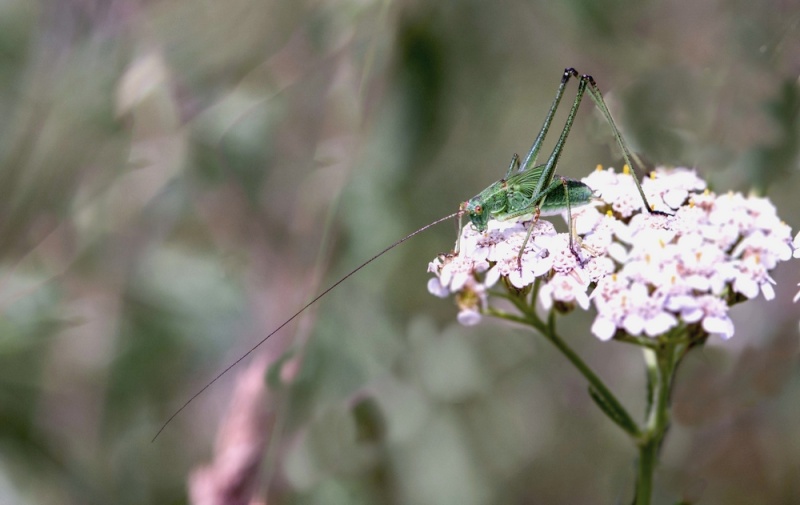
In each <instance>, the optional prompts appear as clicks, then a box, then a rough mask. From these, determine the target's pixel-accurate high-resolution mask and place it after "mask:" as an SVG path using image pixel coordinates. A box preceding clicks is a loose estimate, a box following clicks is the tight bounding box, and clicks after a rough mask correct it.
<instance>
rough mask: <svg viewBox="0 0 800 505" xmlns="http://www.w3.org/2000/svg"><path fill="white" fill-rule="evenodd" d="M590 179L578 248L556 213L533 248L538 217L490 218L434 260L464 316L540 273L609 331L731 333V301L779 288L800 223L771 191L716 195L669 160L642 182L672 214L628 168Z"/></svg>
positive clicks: (440, 292) (467, 320)
mask: <svg viewBox="0 0 800 505" xmlns="http://www.w3.org/2000/svg"><path fill="white" fill-rule="evenodd" d="M626 168H627V167H626ZM583 182H584V183H585V184H587V185H588V186H589V187H591V188H592V189H593V190H594V192H595V195H596V196H597V197H598V201H597V202H596V203H595V204H594V205H589V206H584V207H581V208H579V209H573V211H572V215H573V219H574V221H575V223H574V226H575V229H576V231H577V234H578V235H579V236H580V238H579V239H578V240H579V242H580V244H579V245H576V247H574V249H575V252H574V253H573V251H572V250H571V249H570V247H569V243H570V239H569V234H568V233H556V231H555V228H554V227H553V225H552V224H551V223H549V222H547V221H541V220H540V221H538V222H536V223H535V225H534V230H533V233H532V235H531V239H530V240H529V241H528V243H527V244H526V246H525V250H524V251H523V253H522V255H520V253H519V251H520V247H521V246H522V244H523V242H524V238H525V235H526V233H527V229H528V227H529V226H530V225H531V223H530V221H528V222H509V221H490V223H489V228H488V230H487V231H485V232H483V233H481V232H478V231H476V230H475V228H474V227H473V226H472V225H471V224H468V225H467V226H465V227H464V229H463V230H462V234H461V251H460V252H459V254H457V255H452V254H451V255H442V256H440V257H439V258H437V259H435V260H434V261H433V262H431V263H430V265H429V268H428V271H429V272H431V273H433V274H434V275H435V276H436V277H434V278H432V279H431V280H430V281H429V283H428V290H429V291H430V292H431V293H432V294H434V295H436V296H440V297H445V296H448V295H449V294H450V293H456V294H457V300H458V305H459V307H460V313H459V316H458V319H459V321H460V322H461V323H462V324H476V323H477V322H478V321H479V320H480V316H481V314H483V313H485V312H486V310H487V308H488V306H489V297H490V295H491V291H490V289H491V288H492V287H494V286H495V285H496V284H497V282H498V280H500V279H501V278H504V279H505V286H507V287H509V288H510V287H513V288H517V289H523V288H525V287H526V286H528V285H530V284H532V283H533V282H534V281H535V280H536V279H537V278H538V279H541V283H542V284H541V286H540V289H539V291H538V300H539V303H540V304H541V305H542V306H543V307H544V308H545V309H546V310H549V309H550V308H551V307H552V306H553V305H554V303H557V302H558V303H561V304H567V305H575V304H577V305H579V306H580V307H581V308H583V309H588V308H589V305H590V302H592V303H593V304H594V306H595V308H596V309H597V317H596V319H595V321H594V324H593V325H592V332H593V333H594V334H595V335H596V336H597V337H598V338H600V339H601V340H608V339H611V338H612V337H613V336H614V335H615V334H616V333H617V331H620V330H622V331H624V332H626V333H627V334H628V335H632V336H639V335H647V336H650V337H655V336H659V335H664V334H666V333H667V332H669V331H670V330H673V329H675V328H678V327H679V326H680V325H692V324H696V325H697V327H699V328H702V330H703V331H704V332H705V333H706V334H710V335H719V336H721V337H723V338H729V337H731V336H732V335H733V332H734V328H733V323H732V322H731V320H730V318H729V317H728V307H729V305H730V304H732V303H734V302H735V301H738V300H742V299H750V298H754V297H756V296H758V295H759V293H763V295H764V297H765V298H767V299H772V298H773V297H774V296H775V292H774V290H773V288H772V284H774V281H773V279H772V278H771V277H770V276H769V273H768V272H769V271H770V270H772V269H773V268H774V267H775V266H776V264H777V263H778V262H779V261H786V260H788V259H790V258H791V257H792V251H793V248H792V238H791V230H790V228H789V226H788V225H786V224H785V223H783V222H782V221H781V220H780V219H779V218H778V216H777V214H776V210H775V207H774V206H773V205H772V204H771V203H770V202H769V200H767V199H765V198H757V197H745V196H743V195H741V194H738V193H727V194H723V195H715V194H714V193H711V192H709V191H708V190H707V189H706V183H705V181H703V180H702V179H700V178H699V177H698V176H697V174H696V173H695V172H694V171H693V170H689V169H669V170H668V169H657V170H656V171H655V172H653V173H652V174H651V177H650V178H648V179H646V180H645V181H644V182H643V183H642V188H643V190H644V192H645V195H646V196H647V199H648V201H649V202H650V203H651V204H652V205H654V207H655V209H657V210H660V211H662V212H663V213H665V214H664V215H662V214H653V213H650V212H648V211H647V210H646V209H645V206H644V203H643V200H642V198H641V195H640V194H639V193H638V190H637V188H636V185H635V183H634V181H633V179H632V177H631V175H630V174H629V173H628V171H627V169H626V170H623V173H616V172H614V170H613V169H608V170H603V169H602V168H601V167H598V170H596V171H595V172H593V173H592V174H591V175H589V176H588V177H586V178H584V179H583ZM667 214H668V215H667ZM798 237H800V235H798ZM796 241H800V238H798V239H796ZM576 256H579V258H578V257H576Z"/></svg>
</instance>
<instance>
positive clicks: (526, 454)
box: [0, 0, 800, 505]
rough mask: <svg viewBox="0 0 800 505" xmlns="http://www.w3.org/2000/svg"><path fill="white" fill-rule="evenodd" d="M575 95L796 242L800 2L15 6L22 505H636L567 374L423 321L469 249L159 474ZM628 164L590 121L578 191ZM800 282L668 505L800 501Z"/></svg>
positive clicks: (579, 319)
mask: <svg viewBox="0 0 800 505" xmlns="http://www.w3.org/2000/svg"><path fill="white" fill-rule="evenodd" d="M565 66H574V67H576V68H577V69H578V70H579V71H581V72H586V73H591V74H593V75H594V76H595V78H596V79H597V81H598V83H599V85H600V87H601V89H602V90H603V91H604V93H605V96H606V97H607V99H608V101H609V103H610V106H611V108H612V112H613V113H614V114H615V116H616V117H617V119H618V120H619V122H620V125H621V127H622V129H623V131H624V132H625V133H626V136H627V138H628V140H629V142H630V143H631V144H632V145H633V146H634V147H635V149H636V150H637V151H639V152H641V153H642V154H643V155H644V156H645V158H646V159H647V160H648V161H649V162H650V163H659V164H680V165H686V166H691V167H697V169H698V170H699V171H700V172H701V173H702V174H703V175H704V176H706V177H707V178H708V179H709V180H710V181H711V183H712V184H713V186H714V188H716V189H717V190H718V191H727V190H731V189H732V190H742V191H749V190H751V189H756V190H757V191H760V192H765V193H766V194H768V195H769V196H770V197H771V198H772V199H773V201H774V202H775V203H776V205H777V206H778V208H779V209H780V214H781V215H782V216H783V217H784V219H785V220H786V221H787V222H788V223H789V224H790V225H792V227H793V228H794V229H796V228H798V227H800V217H798V211H799V210H800V199H798V197H797V191H798V188H800V184H799V182H800V180H799V179H800V174H799V173H798V168H800V167H798V149H799V147H798V146H799V145H800V134H799V133H798V132H799V131H800V121H799V120H798V117H799V116H800V87H798V75H800V5H798V4H797V2H796V1H791V0H790V1H773V2H747V1H741V0H710V1H703V2H696V1H694V0H678V1H672V2H657V1H645V2H633V1H625V0H608V1H601V2H600V1H596V0H568V1H564V2H519V1H517V2H510V1H508V2H479V1H463V2H423V1H410V0H409V1H399V2H389V1H378V0H375V1H370V0H351V1H325V0H316V1H305V0H293V1H283V2H280V1H267V0H261V1H258V0H228V1H224V2H222V1H216V2H214V1H210V0H209V1H206V0H171V1H169V0H58V1H53V2H35V1H30V0H2V1H0V82H1V83H2V85H0V112H1V113H2V115H1V116H0V117H2V121H0V191H2V198H0V254H2V256H0V261H1V263H0V268H1V269H2V271H1V272H0V274H1V275H0V295H1V296H0V310H1V312H0V329H1V330H2V331H0V503H3V504H6V503H8V504H28V503H31V504H32V503H36V504H108V503H114V504H142V503H154V504H175V503H187V502H188V500H189V494H188V491H187V486H188V484H187V483H188V482H189V481H190V477H189V476H190V474H193V475H194V476H195V477H193V478H192V479H191V481H192V482H193V491H192V492H193V493H200V491H198V490H202V489H204V487H205V488H213V482H214V479H215V478H217V479H220V480H221V481H225V479H226V478H228V480H229V481H230V480H232V479H234V480H235V477H237V476H240V477H242V478H243V479H245V480H246V481H247V482H246V483H244V484H243V485H242V489H244V490H245V491H244V492H243V493H242V494H244V495H249V494H250V491H248V489H251V488H252V489H254V491H253V493H254V496H255V499H256V500H260V501H262V502H263V501H266V502H267V503H298V504H313V503H320V504H333V503H347V504H351V503H364V504H366V503H376V504H377V503H414V504H427V503H430V504H466V505H469V504H479V503H547V504H561V503H563V504H583V503H586V504H597V503H601V504H602V503H609V504H610V503H627V502H628V501H629V500H630V497H631V493H632V487H633V473H634V466H633V464H632V462H633V458H634V456H635V451H634V450H633V448H632V447H631V445H630V443H629V441H628V440H627V439H626V438H625V437H624V436H623V435H622V434H621V433H620V432H618V430H617V429H616V428H615V426H613V425H612V424H611V423H610V422H608V420H607V419H605V418H604V417H603V415H602V414H601V413H600V412H599V411H598V409H597V408H596V407H595V406H594V405H593V404H592V402H591V401H590V399H589V397H588V395H587V394H586V387H585V383H584V381H583V380H582V379H581V378H580V376H578V374H577V373H576V372H574V371H573V370H572V369H571V368H570V367H569V366H568V365H567V363H566V361H565V360H564V359H563V358H562V357H561V356H560V355H559V354H558V353H557V352H556V351H555V350H554V349H553V348H551V347H550V346H549V345H548V344H547V343H546V342H544V341H543V340H541V339H539V338H537V337H536V336H535V335H532V334H529V333H527V332H525V331H521V330H519V329H515V328H512V327H508V326H504V325H500V324H497V323H493V322H491V321H488V322H485V323H484V324H482V325H480V326H478V327H474V328H463V327H459V326H457V325H456V324H455V314H456V309H455V307H454V306H453V305H452V304H451V302H450V301H448V300H439V299H436V298H434V297H432V296H430V295H429V294H428V293H427V290H426V287H425V284H426V281H427V278H428V276H427V275H426V273H425V269H426V266H427V263H428V261H429V260H430V259H432V258H433V257H434V256H435V255H436V254H437V253H439V252H441V251H446V250H449V249H450V248H451V247H452V245H453V240H454V238H455V229H454V227H453V226H452V225H450V224H444V225H440V226H439V227H438V228H436V229H434V230H431V231H428V232H426V233H425V234H423V235H421V236H419V237H416V238H414V239H413V240H411V241H409V242H408V243H405V244H404V245H402V246H401V247H399V248H397V249H395V250H393V251H392V252H391V253H389V254H387V255H386V256H385V257H383V258H381V259H380V260H379V261H377V262H376V263H374V264H373V265H370V266H369V267H367V268H366V269H365V270H364V271H363V272H360V273H359V274H358V275H357V276H355V277H354V278H352V279H350V280H349V281H348V282H347V283H345V284H344V285H342V286H341V287H340V288H339V289H338V290H337V291H335V292H333V293H332V294H331V295H330V296H328V297H327V298H325V299H324V301H323V302H321V303H320V304H318V305H317V306H315V308H314V309H313V310H309V311H308V312H307V313H306V314H305V315H304V316H303V317H302V318H300V319H299V321H298V323H297V324H291V325H289V326H288V327H287V328H285V329H284V330H283V331H282V332H281V333H280V334H278V335H276V336H275V337H274V339H272V340H270V341H269V343H268V344H266V345H264V346H263V348H261V349H260V350H259V353H260V356H259V357H258V358H256V360H255V361H252V362H250V361H248V362H246V363H243V364H241V365H240V366H238V367H237V368H235V369H234V371H233V372H231V373H229V374H227V375H226V376H225V377H224V378H223V379H221V380H220V381H219V382H217V383H216V384H215V385H214V386H213V387H212V388H210V389H209V390H208V391H206V392H205V393H204V394H203V395H202V396H200V398H199V399H198V400H196V401H195V402H194V403H192V404H191V405H190V406H189V407H188V408H187V409H186V410H184V411H183V412H182V413H181V414H180V416H178V417H177V418H176V419H175V420H174V422H172V423H171V424H170V425H169V426H168V427H167V429H166V430H165V431H164V432H163V433H162V434H161V435H160V437H159V438H158V439H157V440H156V441H155V442H154V443H151V442H150V440H151V438H152V437H153V435H155V433H156V432H157V430H158V428H159V427H160V425H161V423H163V422H164V421H165V420H166V419H167V418H168V417H169V416H170V415H171V414H172V412H174V411H175V409H177V408H178V407H179V406H180V405H181V404H182V403H183V402H184V401H185V400H186V399H188V397H190V396H191V394H193V393H194V392H196V391H197V390H198V389H199V388H201V387H202V386H203V384H205V383H206V382H207V381H209V380H211V379H212V378H213V377H214V376H215V375H216V374H217V373H218V372H220V371H221V370H222V369H224V368H225V367H226V366H227V365H228V364H230V363H231V362H233V360H235V359H236V358H237V357H238V356H240V355H241V354H242V353H243V352H245V351H246V350H247V349H248V348H249V347H250V346H251V345H253V344H254V343H255V342H257V341H258V340H259V339H261V338H263V336H265V335H266V334H267V333H268V332H269V331H271V330H272V329H273V328H274V327H275V326H277V325H278V324H279V323H280V322H281V321H282V320H284V319H285V318H286V317H288V316H289V315H291V314H292V313H293V312H294V311H295V310H296V309H297V308H298V307H300V306H301V305H302V304H303V303H304V302H305V301H307V300H309V299H310V298H311V297H312V296H313V295H314V294H315V293H317V292H319V291H320V290H321V289H322V288H324V287H325V286H327V285H329V284H330V283H331V282H333V281H334V280H335V279H337V278H338V277H339V276H341V275H343V274H344V273H346V272H347V271H349V270H350V269H352V268H354V267H355V266H356V265H358V264H359V262H361V261H363V260H364V259H366V258H368V257H370V256H371V255H372V254H374V253H375V252H377V251H379V250H380V249H381V248H382V247H384V246H386V245H388V244H390V243H391V242H392V241H394V240H396V239H398V238H400V237H402V236H403V235H405V234H406V233H408V232H410V231H412V230H414V229H416V228H418V227H420V226H422V225H424V224H426V223H428V222H430V221H432V220H434V219H436V218H438V217H441V216H443V215H446V214H448V213H450V212H454V211H455V210H456V209H457V207H458V204H459V202H460V201H462V200H464V199H466V198H468V197H470V196H472V195H473V194H475V193H477V192H478V191H479V190H480V189H482V188H483V187H485V186H486V185H488V184H489V183H490V182H492V181H494V180H496V179H497V178H499V177H500V176H501V175H502V174H503V173H504V170H505V168H506V166H507V164H508V161H509V159H510V157H511V154H512V153H514V152H518V153H521V154H522V153H524V152H525V151H526V150H527V148H528V147H529V145H530V143H531V141H532V139H533V137H534V135H535V134H536V132H537V131H538V128H539V126H540V123H541V120H542V118H543V116H544V114H545V112H546V110H547V108H548V107H549V105H550V102H551V100H552V97H553V94H554V92H555V88H556V85H557V83H558V81H559V79H560V76H561V72H562V70H563V68H564V67H565ZM574 89H575V88H574V84H573V85H572V87H571V88H570V90H574ZM573 92H574V91H569V92H568V97H567V98H566V99H565V101H567V102H569V101H571V98H572V97H571V96H569V95H571V93H573ZM563 117H564V113H563V112H562V114H561V115H559V120H563ZM612 140H613V139H612V138H611V135H610V133H609V131H608V129H607V128H606V127H605V125H604V124H603V122H602V120H601V118H600V117H599V115H598V114H597V113H596V111H594V110H593V105H592V103H591V101H588V100H587V101H586V102H585V105H584V106H583V107H582V110H581V112H580V114H579V117H578V120H577V122H576V126H575V128H574V130H573V133H572V134H571V137H570V141H569V143H568V144H567V148H566V151H565V153H564V156H563V158H562V162H561V165H560V168H559V171H560V173H562V174H565V175H567V176H571V177H580V176H582V175H583V174H585V173H587V172H588V171H589V170H591V169H593V168H594V166H595V165H596V164H597V163H602V164H604V165H615V166H619V161H620V160H619V158H618V157H617V154H616V152H615V150H614V149H613V142H612ZM549 145H551V144H549ZM560 226H563V225H560ZM775 278H776V280H777V281H778V286H777V292H778V296H777V299H776V300H774V301H772V302H770V303H766V302H764V301H763V300H758V301H755V302H751V303H746V304H743V305H740V306H737V307H736V308H735V309H734V310H733V311H732V312H733V318H734V320H735V322H736V335H735V337H734V338H733V339H732V340H731V341H729V342H725V343H722V342H719V341H714V340H711V341H710V342H709V344H708V346H707V347H706V348H705V349H702V350H699V351H697V352H695V353H694V354H693V355H692V356H691V357H690V359H689V360H688V361H687V362H686V364H685V365H684V367H683V368H682V369H681V371H680V376H679V382H678V384H677V386H676V391H675V409H674V424H673V427H672V430H671V432H670V434H669V436H668V438H667V442H666V446H665V450H664V454H663V465H662V467H661V469H660V470H659V473H658V475H657V493H656V494H657V500H656V503H674V502H676V501H677V500H678V499H679V498H686V499H691V500H696V499H698V498H702V499H701V501H700V502H699V503H703V504H752V503H798V502H800V481H798V479H797V475H798V473H799V472H800V431H798V428H797V420H798V418H800V401H798V398H800V373H799V372H800V371H799V370H798V319H800V311H799V310H798V308H797V306H796V305H793V304H792V302H791V299H792V297H793V295H794V293H795V292H796V289H797V287H796V284H797V282H798V281H800V264H798V263H797V262H794V264H792V263H791V262H790V263H789V264H785V265H783V266H782V267H781V268H780V269H779V270H778V271H777V272H775ZM590 318H591V314H587V315H584V314H572V315H570V316H569V317H566V318H565V319H564V321H563V322H562V324H561V327H562V333H564V334H566V335H568V336H569V337H568V340H569V342H570V343H571V344H572V345H574V346H575V347H576V348H578V349H579V350H580V351H581V352H582V353H584V355H585V356H586V357H587V358H586V359H587V360H588V361H589V363H590V364H592V365H593V366H594V367H595V368H596V370H597V371H598V372H599V373H600V375H601V376H602V377H604V378H605V379H607V380H608V382H609V383H610V385H611V386H612V388H613V389H614V390H615V391H617V392H619V395H620V396H621V397H622V398H623V400H624V402H625V403H626V405H628V406H629V407H630V408H631V409H632V411H633V412H641V410H642V396H643V389H642V388H643V373H642V364H641V359H640V356H639V353H638V352H637V351H636V350H635V349H631V348H628V347H625V346H624V345H622V344H615V343H610V344H601V343H600V342H598V341H597V340H596V339H595V338H594V337H592V336H591V335H590V334H589V332H588V327H589V324H590V321H591V319H590ZM278 360H281V361H280V363H279V365H276V366H274V367H273V369H272V370H273V373H272V374H271V375H272V380H271V385H272V387H271V388H270V389H269V391H266V392H265V391H264V390H263V389H262V386H263V381H261V380H260V378H261V377H263V373H262V371H263V368H264V366H265V364H266V363H267V362H273V363H274V362H276V361H278ZM259 367H260V368H259ZM247 370H251V371H252V370H255V372H251V373H250V376H251V379H250V382H247V380H246V379H247V377H248V375H247V373H246V371H247ZM253 374H255V377H256V380H255V382H253V381H252V376H253ZM237 384H238V385H239V386H238V392H235V393H234V391H235V390H237ZM243 384H244V385H245V386H247V387H244V386H242V385H243ZM248 384H249V386H248ZM248 388H249V389H248ZM232 397H236V398H237V400H236V401H234V402H233V413H234V417H233V421H231V420H230V419H229V421H228V423H227V424H225V423H223V428H222V435H221V438H220V440H221V442H220V444H219V451H222V452H221V454H228V455H229V456H230V457H229V458H228V459H225V458H224V457H222V458H221V457H218V458H217V466H215V467H209V468H207V469H206V470H205V473H197V469H198V468H199V467H200V466H202V465H206V464H209V463H210V462H211V461H212V459H213V458H214V454H213V452H212V446H213V444H214V440H215V439H216V438H217V437H218V435H217V433H218V430H219V429H220V423H221V419H222V418H223V417H225V416H226V412H227V411H228V409H229V407H230V406H231V401H230V400H231V398H232ZM242 398H244V399H242ZM258 399H264V400H265V405H263V406H261V407H259V406H258V405H256V404H255V402H256V400H258ZM261 409H263V410H261ZM236 415H239V416H240V417H241V419H238V421H237V419H236ZM237 423H238V424H237ZM226 440H227V444H226ZM237 442H238V443H239V444H240V445H236V443H237ZM226 447H227V448H228V449H227V450H229V452H228V453H226V452H225V451H226ZM231 447H233V449H230V448H231ZM237 447H238V452H237V449H236V448H237ZM243 453H244V455H243ZM237 458H238V459H237ZM237 461H238V463H243V462H244V466H243V467H236V466H235V465H236V464H237ZM226 465H228V466H227V467H226ZM226 471H228V474H226V473H225V472H226ZM231 474H233V477H231ZM226 475H227V477H226ZM266 489H268V491H266ZM193 496H195V498H197V495H193ZM247 502H248V498H245V499H243V500H242V501H239V502H236V501H233V500H231V501H229V502H228V503H247ZM195 503H211V502H210V501H205V502H203V501H201V500H200V499H199V498H198V499H197V500H196V501H195Z"/></svg>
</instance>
